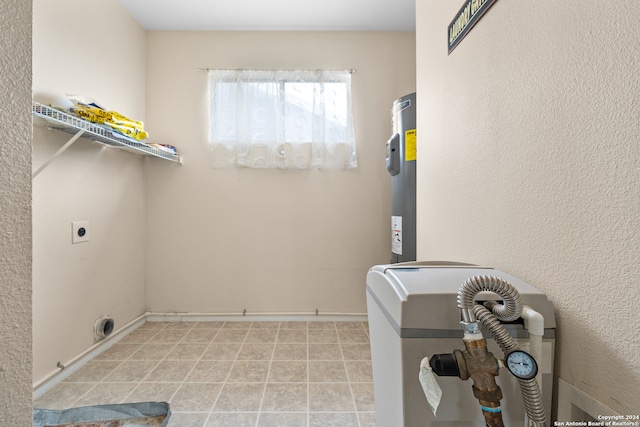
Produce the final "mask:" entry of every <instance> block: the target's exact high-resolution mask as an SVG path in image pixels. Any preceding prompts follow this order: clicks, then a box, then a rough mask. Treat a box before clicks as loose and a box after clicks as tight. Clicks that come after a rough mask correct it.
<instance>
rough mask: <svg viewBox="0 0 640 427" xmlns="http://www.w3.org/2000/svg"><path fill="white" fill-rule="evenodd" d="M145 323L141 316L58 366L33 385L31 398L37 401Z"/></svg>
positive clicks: (144, 316)
mask: <svg viewBox="0 0 640 427" xmlns="http://www.w3.org/2000/svg"><path fill="white" fill-rule="evenodd" d="M145 322H146V314H143V315H141V316H139V317H137V318H136V319H134V320H132V321H131V322H129V323H127V324H126V325H125V326H123V327H122V328H120V329H117V330H115V331H113V333H112V334H111V335H109V336H108V337H106V338H104V339H103V340H101V341H99V342H97V343H96V344H94V345H92V346H91V347H89V348H88V349H87V350H85V351H84V352H82V353H80V354H79V355H77V356H76V357H74V358H73V359H71V360H69V361H67V362H65V363H63V364H61V365H59V366H60V367H59V369H57V370H55V371H53V372H51V373H49V374H47V375H46V376H45V377H44V378H42V379H40V380H39V381H38V382H36V383H35V384H34V385H33V398H34V399H37V398H38V397H40V396H42V395H43V394H44V393H46V392H47V391H48V390H50V389H51V388H52V387H54V386H55V385H57V384H58V383H60V382H62V381H64V380H65V379H66V378H68V377H69V376H71V375H72V374H73V373H74V372H76V371H77V370H78V369H80V368H81V367H82V366H84V365H85V364H86V363H87V362H88V361H90V360H91V359H93V358H94V357H96V356H98V355H99V354H101V353H104V352H105V351H107V350H108V349H109V348H111V346H113V345H114V344H116V343H117V342H118V341H120V340H121V339H123V338H124V337H125V336H127V335H128V334H130V333H131V332H133V331H134V330H136V329H138V328H139V327H140V326H142V325H143V324H144V323H145Z"/></svg>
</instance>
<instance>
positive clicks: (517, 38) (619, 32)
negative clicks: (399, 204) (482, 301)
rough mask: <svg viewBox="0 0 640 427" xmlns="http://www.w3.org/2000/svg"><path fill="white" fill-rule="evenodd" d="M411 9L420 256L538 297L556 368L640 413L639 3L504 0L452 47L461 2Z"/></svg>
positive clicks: (605, 399) (621, 408) (624, 410)
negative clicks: (500, 275) (550, 323)
mask: <svg viewBox="0 0 640 427" xmlns="http://www.w3.org/2000/svg"><path fill="white" fill-rule="evenodd" d="M417 6H418V8H417V35H416V38H417V52H418V57H417V69H418V71H417V81H418V93H419V94H420V96H419V105H418V114H419V119H418V129H420V134H419V135H420V137H419V146H418V149H419V154H418V156H419V158H418V171H419V172H418V193H419V195H418V218H419V220H418V232H419V234H418V254H419V257H420V258H423V259H451V260H458V261H467V262H472V263H479V264H485V265H490V266H493V267H496V268H499V269H502V270H505V271H508V272H509V273H511V274H513V275H516V276H519V277H520V278H522V279H524V280H526V281H528V282H530V283H531V284H532V285H534V286H536V287H538V288H540V289H542V290H543V291H545V292H546V293H547V294H548V295H549V297H550V299H551V300H552V301H553V303H554V304H555V307H556V310H557V318H558V331H557V332H558V337H557V340H558V341H557V343H558V347H557V348H558V358H557V361H558V370H557V371H558V374H559V375H560V376H561V377H562V378H564V379H565V380H567V381H568V382H569V383H571V384H573V385H574V386H575V387H577V388H579V389H580V390H582V391H584V392H586V393H587V394H589V395H591V396H592V397H594V398H595V399H597V400H599V401H601V402H602V403H604V404H605V405H607V406H609V407H610V408H611V409H613V410H615V411H617V412H619V413H621V414H637V413H638V412H639V411H640V406H638V405H639V403H638V402H640V358H638V354H640V336H639V335H638V333H637V326H638V304H639V303H640V288H639V287H638V278H639V277H640V264H638V259H640V243H639V242H640V203H639V200H640V144H639V141H640V125H639V123H640V121H639V119H638V118H639V117H640V88H639V83H638V76H639V75H640V29H639V28H638V26H637V25H636V23H635V18H636V17H637V16H638V12H639V9H638V5H637V2H636V1H635V0H620V1H616V2H602V1H596V0H587V1H583V2H579V3H577V2H569V1H561V2H558V1H536V2H520V1H499V2H497V3H496V4H495V5H494V6H493V7H492V9H490V10H489V12H488V13H487V14H486V15H485V16H484V17H483V18H482V20H481V21H480V22H479V23H478V25H477V26H476V27H475V28H474V29H473V30H472V31H471V33H470V34H469V35H468V36H467V38H466V39H464V40H463V41H462V43H461V44H460V46H459V47H458V48H457V49H456V50H455V51H454V52H453V53H452V54H451V55H449V56H448V55H447V43H446V28H447V25H448V23H449V22H450V21H451V20H452V18H453V16H454V15H455V13H456V12H457V10H458V8H459V7H460V2H451V1H449V0H436V1H429V2H417ZM565 421H568V420H565Z"/></svg>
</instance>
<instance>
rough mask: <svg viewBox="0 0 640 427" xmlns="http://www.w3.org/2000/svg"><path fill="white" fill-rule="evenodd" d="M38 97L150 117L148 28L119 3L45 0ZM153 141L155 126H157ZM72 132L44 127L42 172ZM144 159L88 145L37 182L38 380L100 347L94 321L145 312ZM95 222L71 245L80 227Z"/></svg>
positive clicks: (40, 10) (36, 61)
mask: <svg viewBox="0 0 640 427" xmlns="http://www.w3.org/2000/svg"><path fill="white" fill-rule="evenodd" d="M33 28H34V31H33V97H34V99H35V100H36V101H39V102H43V103H49V102H54V105H56V104H55V102H56V100H57V98H62V99H64V97H65V94H68V93H69V94H77V95H82V96H86V97H93V98H95V99H96V100H98V101H99V102H100V103H103V105H104V106H106V107H107V108H112V109H114V110H117V111H120V112H121V113H123V114H125V115H126V116H129V117H131V118H133V119H137V120H144V114H145V63H146V58H145V40H146V37H145V32H144V30H143V29H142V28H141V27H140V26H139V25H138V23H137V22H135V21H134V20H133V18H131V16H129V14H128V13H127V12H126V11H125V10H124V8H123V7H122V6H121V5H120V3H119V2H117V1H113V0H98V1H92V2H87V1H84V0H61V1H56V2H51V1H48V0H36V1H35V2H34V4H33ZM150 133H151V135H152V136H153V130H150ZM70 137H71V135H68V134H65V133H62V132H58V131H51V130H48V129H47V128H46V127H42V126H36V127H35V128H34V130H33V164H34V168H37V167H39V166H40V165H41V164H43V163H44V162H45V161H46V160H47V159H48V158H49V157H50V156H52V155H53V154H54V153H55V152H56V150H58V149H59V148H60V147H61V146H62V145H63V144H64V143H65V142H66V141H68V140H69V138H70ZM145 212H146V211H145V181H144V160H142V159H141V158H140V157H139V156H137V155H135V154H131V153H128V152H124V151H119V150H115V149H111V148H107V147H105V146H101V145H99V144H94V143H91V142H89V141H87V140H85V139H82V138H81V139H80V140H78V141H77V142H75V143H74V145H72V146H71V147H70V148H69V149H68V150H67V151H65V152H64V153H63V154H62V155H61V156H60V157H58V158H57V159H56V160H55V161H54V162H53V163H51V164H50V165H49V166H47V168H46V169H44V170H43V171H42V172H41V173H40V174H39V175H38V176H37V177H35V178H34V181H33V351H34V379H35V380H36V381H38V380H40V379H41V378H42V377H43V376H45V375H46V374H49V373H50V372H55V371H57V368H56V364H57V362H62V363H63V364H65V363H66V362H67V361H69V360H70V359H72V358H73V357H75V356H77V355H78V354H80V353H81V352H83V351H84V350H85V349H86V348H88V347H89V346H91V345H92V344H93V343H94V341H93V325H94V321H95V320H96V319H98V318H99V317H101V316H103V315H105V314H108V315H110V316H111V317H112V318H113V319H114V321H115V327H116V328H119V327H122V326H124V325H126V324H127V323H128V322H130V321H131V320H132V319H134V318H136V317H137V316H139V315H140V314H142V313H143V312H144V311H145V299H144V261H143V259H144V258H143V256H142V254H143V253H144V242H145V234H144V224H145ZM85 220H86V221H89V223H90V227H89V236H90V239H89V241H88V242H85V243H79V244H71V223H72V222H73V221H85Z"/></svg>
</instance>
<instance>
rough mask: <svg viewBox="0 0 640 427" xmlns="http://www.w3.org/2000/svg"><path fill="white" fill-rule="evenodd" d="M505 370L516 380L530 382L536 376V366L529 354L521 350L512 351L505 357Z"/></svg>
mask: <svg viewBox="0 0 640 427" xmlns="http://www.w3.org/2000/svg"><path fill="white" fill-rule="evenodd" d="M506 364H507V369H509V372H511V373H512V374H513V375H514V376H515V377H516V378H519V379H521V380H530V379H532V378H535V376H536V375H538V364H537V363H536V360H535V359H534V358H533V356H531V355H530V354H529V353H527V352H524V351H522V350H515V351H512V352H511V353H509V354H508V355H507V360H506Z"/></svg>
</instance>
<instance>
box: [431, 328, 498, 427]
mask: <svg viewBox="0 0 640 427" xmlns="http://www.w3.org/2000/svg"><path fill="white" fill-rule="evenodd" d="M464 346H465V348H466V350H464V351H461V350H454V351H453V353H452V354H436V355H434V356H433V357H431V359H430V360H429V365H430V366H431V369H432V370H433V372H434V373H435V374H436V375H441V376H442V375H444V376H458V377H460V379H462V380H467V379H469V378H471V379H472V380H473V386H472V387H471V388H472V390H473V395H474V396H475V397H476V399H478V401H479V402H480V405H481V407H482V414H483V415H484V418H485V422H486V425H487V426H492V427H502V426H503V423H502V412H501V411H500V400H501V399H502V391H501V390H500V386H498V384H497V383H496V376H497V375H498V370H499V364H498V360H497V359H496V358H495V356H494V355H493V353H491V352H489V351H488V349H487V340H486V339H484V338H467V337H465V339H464Z"/></svg>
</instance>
